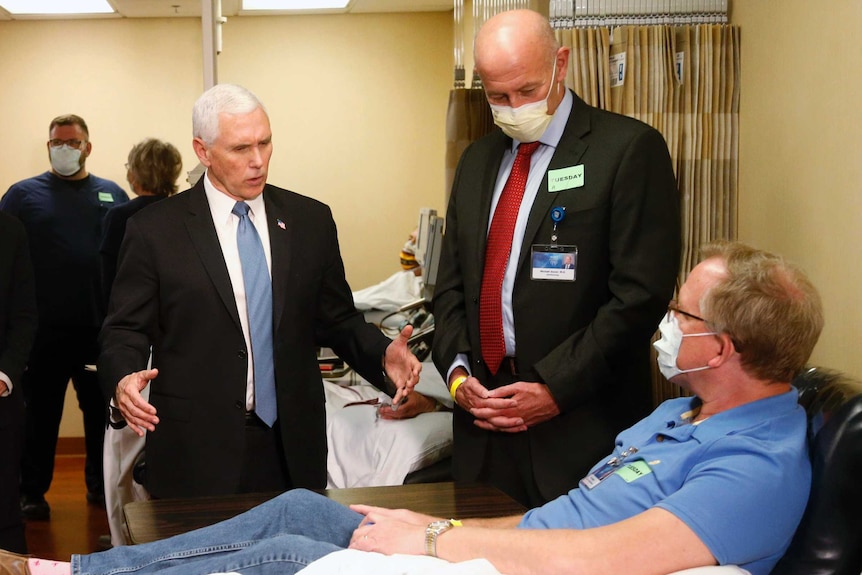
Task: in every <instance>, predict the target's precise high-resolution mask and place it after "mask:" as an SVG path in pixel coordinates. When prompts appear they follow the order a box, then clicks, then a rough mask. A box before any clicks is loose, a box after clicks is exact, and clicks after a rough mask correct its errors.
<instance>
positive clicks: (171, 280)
mask: <svg viewBox="0 0 862 575" xmlns="http://www.w3.org/2000/svg"><path fill="white" fill-rule="evenodd" d="M192 121H193V131H194V140H193V146H194V150H195V153H196V154H197V156H198V159H199V160H200V162H201V163H202V164H203V165H204V166H206V173H205V174H204V175H203V177H201V179H200V181H199V182H197V184H196V185H195V186H194V187H193V188H192V189H191V190H188V191H187V192H185V193H181V194H178V195H176V196H174V197H171V198H168V199H166V200H164V201H162V202H159V203H157V204H154V205H152V206H149V207H148V208H146V209H144V210H142V211H141V212H139V213H138V214H136V215H135V216H134V217H132V218H131V219H130V220H129V223H128V226H127V229H126V236H125V240H124V243H123V247H122V249H121V252H120V257H119V262H118V266H117V276H116V279H115V281H114V287H113V292H112V295H111V302H110V304H109V311H108V317H107V319H106V321H105V324H104V326H103V329H102V332H101V334H100V343H101V346H102V347H101V355H100V357H99V376H100V379H101V382H102V387H103V390H104V391H105V393H106V394H108V395H109V396H113V397H114V402H113V403H114V405H115V406H116V407H117V408H118V409H119V411H120V412H121V414H122V417H123V418H125V420H126V422H127V423H128V424H129V426H130V428H131V429H133V430H135V431H136V432H137V433H139V434H141V435H142V434H144V432H145V431H146V432H148V435H147V444H146V487H147V489H148V490H149V492H150V493H151V494H152V495H153V496H155V497H158V498H165V497H189V496H204V495H221V494H230V493H246V492H262V491H281V490H285V489H288V488H291V487H310V488H323V487H324V486H325V485H326V433H325V413H324V394H323V387H322V382H321V377H320V370H319V367H318V362H317V354H316V348H317V347H321V346H323V347H330V348H332V349H333V350H335V351H336V352H337V353H338V354H339V355H340V356H341V357H342V358H344V359H345V360H346V361H347V362H348V363H349V364H350V365H351V366H352V367H353V368H354V369H356V371H357V372H358V373H359V374H360V375H362V377H364V378H365V379H367V380H368V381H370V382H371V383H373V384H375V385H377V386H379V387H381V388H384V370H385V374H386V375H388V376H389V377H390V378H391V383H389V384H388V385H389V387H388V388H384V390H385V391H387V392H388V393H390V394H394V395H395V399H396V400H398V399H400V398H401V397H402V396H403V395H404V394H405V393H407V392H409V391H410V390H411V389H412V387H413V385H415V383H416V381H417V379H418V373H419V370H420V369H421V368H420V364H419V362H418V361H417V360H416V358H415V357H414V356H413V355H412V354H411V353H410V352H409V351H408V350H407V346H406V340H407V338H408V337H409V335H410V329H409V328H406V330H405V331H404V332H402V333H401V334H400V335H399V337H398V338H397V339H396V340H395V341H394V342H393V341H391V340H389V339H388V338H386V337H385V336H383V335H382V334H381V333H380V331H379V330H378V329H377V328H376V327H374V326H372V325H371V324H368V323H366V322H365V321H364V319H363V317H362V315H361V314H360V313H359V312H357V311H356V309H355V307H354V305H353V298H352V296H351V290H350V287H349V286H348V284H347V281H346V280H345V276H344V265H343V263H342V260H341V254H340V251H339V247H338V239H337V233H336V227H335V222H334V221H333V219H332V214H331V212H330V210H329V208H328V207H327V206H326V205H324V204H322V203H320V202H318V201H316V200H313V199H310V198H307V197H304V196H300V195H299V194H296V193H293V192H290V191H287V190H283V189H280V188H277V187H275V186H272V185H269V184H267V171H268V168H269V161H270V158H271V156H272V151H273V140H272V131H271V129H270V123H269V117H268V115H267V112H266V109H265V108H264V106H263V104H262V103H261V102H260V101H259V100H258V98H257V97H256V96H255V95H254V94H252V93H251V92H249V91H248V90H246V89H245V88H242V87H240V86H235V85H230V84H224V85H217V86H215V87H213V88H211V89H209V90H207V91H206V92H205V93H204V94H203V95H202V96H201V97H200V98H199V99H198V101H197V102H196V103H195V105H194V110H193V118H192ZM151 350H152V368H151V369H150V368H148V367H147V361H148V358H149V356H150V352H151ZM147 385H149V386H150V399H149V402H148V401H145V400H144V399H143V398H142V397H141V393H140V391H141V390H142V389H143V388H144V387H146V386H147Z"/></svg>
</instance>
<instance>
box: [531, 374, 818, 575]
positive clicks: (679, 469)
mask: <svg viewBox="0 0 862 575" xmlns="http://www.w3.org/2000/svg"><path fill="white" fill-rule="evenodd" d="M797 398H798V394H797V392H796V391H795V390H791V391H788V392H787V393H784V394H781V395H777V396H774V397H769V398H766V399H761V400H758V401H754V402H751V403H747V404H745V405H741V406H739V407H736V408H734V409H730V410H728V411H725V412H722V413H719V414H717V415H713V416H712V417H710V418H708V419H705V420H704V421H702V422H700V423H699V424H697V425H694V424H692V423H691V421H690V419H691V416H692V413H693V412H694V410H695V409H696V408H697V406H698V404H699V400H698V399H697V398H678V399H672V400H669V401H666V402H664V403H662V404H661V405H660V406H659V407H658V408H657V409H656V410H655V411H654V412H653V413H652V414H651V415H650V416H648V417H647V418H645V419H642V420H641V421H640V422H638V423H636V424H635V425H634V426H632V427H630V428H629V429H627V430H625V431H623V432H622V433H620V434H619V435H618V436H617V439H616V449H615V452H614V454H612V455H610V456H609V457H608V460H610V459H611V458H613V457H617V458H620V457H621V456H622V455H623V454H626V453H627V455H625V457H623V458H622V461H621V462H620V463H619V464H618V465H616V466H611V468H609V467H603V466H605V465H606V461H602V462H601V463H600V464H597V465H596V466H595V467H594V468H593V469H592V470H591V475H595V476H596V477H598V476H602V475H604V473H603V471H608V469H610V473H609V474H608V475H607V477H606V478H605V479H604V480H602V481H601V482H599V483H598V484H597V485H595V486H594V487H593V488H592V489H589V488H587V487H585V486H584V485H583V482H582V485H581V486H580V487H579V488H576V489H573V490H571V491H570V492H569V493H568V494H566V495H563V496H561V497H559V498H557V499H555V500H553V501H550V502H548V503H546V504H545V505H543V506H542V507H539V508H537V509H533V510H531V511H529V512H527V514H526V515H525V516H524V518H523V519H522V521H521V523H520V525H519V527H521V528H527V529H530V528H543V529H560V528H574V529H588V528H591V527H600V526H603V525H609V524H612V523H616V522H618V521H622V520H624V519H628V518H629V517H633V516H634V515H637V514H639V513H641V512H643V511H646V510H647V509H650V508H652V507H659V508H662V509H665V510H667V511H669V512H671V513H673V514H674V515H675V516H677V517H678V518H679V519H680V520H682V521H683V522H685V523H686V525H688V526H689V528H691V529H692V531H694V532H695V533H696V534H697V536H698V537H699V538H700V540H701V541H702V542H703V543H704V544H705V545H706V546H707V547H708V548H709V550H710V551H711V552H712V554H713V556H714V557H715V558H716V559H717V560H718V562H719V564H721V565H739V566H740V567H742V568H744V569H747V570H748V571H750V572H751V573H752V574H753V575H760V574H763V575H767V574H768V573H769V572H770V571H771V570H772V567H773V566H774V565H775V563H776V562H777V561H778V560H779V559H780V558H781V556H782V555H783V554H784V552H785V550H786V549H787V546H788V545H789V544H790V540H791V538H792V537H793V533H794V531H795V530H796V527H797V525H798V523H799V520H800V519H801V518H802V513H803V511H804V510H805V505H806V503H807V501H808V491H809V488H810V484H811V465H810V462H809V458H808V448H807V442H806V417H805V410H804V409H803V408H802V407H800V406H799V405H798V404H797ZM588 477H589V476H588Z"/></svg>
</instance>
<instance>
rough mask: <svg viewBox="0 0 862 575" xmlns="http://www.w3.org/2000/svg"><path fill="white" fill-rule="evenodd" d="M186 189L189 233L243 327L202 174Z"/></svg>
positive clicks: (228, 305)
mask: <svg viewBox="0 0 862 575" xmlns="http://www.w3.org/2000/svg"><path fill="white" fill-rule="evenodd" d="M184 193H186V194H189V198H188V206H189V210H188V212H187V213H186V217H185V220H186V229H187V230H188V233H189V237H190V238H191V241H192V244H193V245H194V247H195V250H196V251H197V253H198V256H199V257H200V259H201V263H202V264H203V266H204V268H205V269H206V271H207V274H208V275H209V277H210V280H211V281H212V283H213V286H214V287H215V289H216V291H217V292H218V294H219V297H221V300H222V302H223V303H224V305H225V307H226V308H227V310H228V312H229V313H230V316H231V317H232V318H233V320H234V322H235V323H236V326H237V328H238V329H240V330H242V324H240V321H239V312H238V311H237V309H236V298H235V297H234V293H233V286H232V285H231V283H230V275H228V273H227V265H226V264H225V262H224V254H223V253H222V251H221V244H219V240H218V235H217V234H216V230H215V224H213V220H212V214H211V212H210V207H209V203H208V202H207V197H206V192H204V185H203V178H201V179H200V180H199V181H198V183H197V185H195V187H194V188H192V189H191V190H189V191H188V192H184Z"/></svg>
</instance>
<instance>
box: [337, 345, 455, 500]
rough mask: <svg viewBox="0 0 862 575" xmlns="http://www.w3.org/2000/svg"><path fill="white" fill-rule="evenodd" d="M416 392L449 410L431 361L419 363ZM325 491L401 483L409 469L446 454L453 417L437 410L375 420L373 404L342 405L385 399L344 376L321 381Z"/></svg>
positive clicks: (448, 399)
mask: <svg viewBox="0 0 862 575" xmlns="http://www.w3.org/2000/svg"><path fill="white" fill-rule="evenodd" d="M416 390H417V391H419V392H420V393H422V394H424V395H427V396H429V397H433V398H434V399H436V400H437V401H438V402H439V403H441V404H443V405H445V406H447V407H449V408H451V407H452V398H451V397H449V392H448V390H447V389H446V384H445V383H444V382H443V378H442V377H440V374H439V373H437V370H436V368H435V367H434V365H433V364H432V363H431V362H424V363H423V364H422V374H421V376H420V379H419V383H418V384H417V386H416ZM324 391H325V393H326V410H327V413H326V420H327V421H326V438H327V443H328V445H329V454H328V456H327V464H326V467H327V487H329V488H344V487H371V486H377V485H400V484H402V483H403V482H404V478H405V477H406V476H407V474H408V473H410V472H411V471H415V470H417V469H422V468H424V467H427V466H428V465H431V464H433V463H435V462H436V461H439V460H440V459H442V458H444V457H447V456H449V455H451V453H452V413H451V412H449V411H436V412H433V413H423V414H421V415H419V416H417V417H415V418H412V419H404V420H384V419H377V417H376V411H377V407H376V406H374V405H347V404H349V403H353V402H358V401H366V400H370V399H371V400H373V399H378V400H379V401H381V402H388V401H389V397H388V396H387V395H386V394H385V393H383V392H381V391H379V390H377V388H375V387H374V386H372V385H370V384H369V383H367V382H365V381H364V380H361V379H360V380H358V381H356V382H353V383H351V381H350V378H349V376H348V377H346V378H342V379H341V380H336V381H325V382H324Z"/></svg>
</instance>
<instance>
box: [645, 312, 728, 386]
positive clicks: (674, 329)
mask: <svg viewBox="0 0 862 575" xmlns="http://www.w3.org/2000/svg"><path fill="white" fill-rule="evenodd" d="M658 330H659V332H661V339H660V340H658V341H657V342H655V343H653V344H652V345H653V347H654V348H655V350H656V351H657V352H658V368H659V371H661V374H662V375H663V376H664V377H665V379H668V380H670V378H672V377H676V376H677V375H679V374H681V373H691V372H693V371H703V370H705V369H712V368H711V367H710V366H708V365H705V366H703V367H693V368H691V369H680V368H679V367H677V365H676V362H677V359H678V358H679V348H680V346H681V345H682V340H683V338H686V337H702V336H705V335H715V332H714V331H709V332H704V333H682V329H681V328H680V327H679V321H678V320H677V319H676V316H675V315H674V314H673V313H667V314H665V316H664V319H663V320H661V323H660V324H659V325H658Z"/></svg>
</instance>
